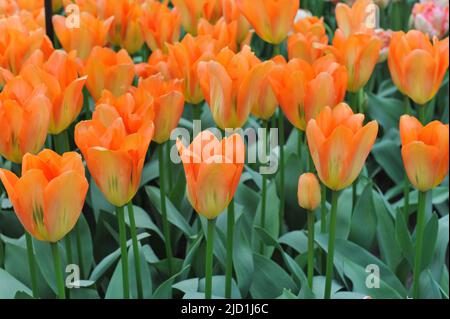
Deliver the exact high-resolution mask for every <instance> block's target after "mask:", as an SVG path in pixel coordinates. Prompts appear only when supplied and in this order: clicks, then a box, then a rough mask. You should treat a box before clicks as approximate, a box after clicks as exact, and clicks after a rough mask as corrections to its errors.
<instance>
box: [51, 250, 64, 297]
mask: <svg viewBox="0 0 450 319" xmlns="http://www.w3.org/2000/svg"><path fill="white" fill-rule="evenodd" d="M50 245H51V246H52V254H53V262H54V266H55V276H56V284H57V287H58V299H66V292H65V290H64V276H63V272H62V267H61V257H60V255H59V249H58V243H50Z"/></svg>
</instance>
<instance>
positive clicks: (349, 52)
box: [329, 29, 381, 93]
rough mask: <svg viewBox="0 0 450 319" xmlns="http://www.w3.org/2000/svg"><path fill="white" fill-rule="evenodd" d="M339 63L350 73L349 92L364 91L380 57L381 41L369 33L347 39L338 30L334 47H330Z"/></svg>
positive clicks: (354, 35)
mask: <svg viewBox="0 0 450 319" xmlns="http://www.w3.org/2000/svg"><path fill="white" fill-rule="evenodd" d="M329 49H330V51H331V52H332V54H334V55H335V56H336V59H337V61H338V62H339V63H340V64H342V65H345V66H346V67H347V71H348V87H347V90H348V91H349V92H352V93H355V92H358V91H359V90H360V89H362V88H363V87H364V86H365V85H366V83H367V82H368V81H369V79H370V76H371V75H372V72H373V70H374V68H375V65H376V64H377V62H378V59H379V57H380V50H381V40H380V39H379V38H378V37H377V36H375V35H373V34H367V33H356V34H352V35H350V36H349V37H345V35H344V33H343V32H342V31H341V30H340V29H338V30H336V32H335V34H334V38H333V46H331V47H329Z"/></svg>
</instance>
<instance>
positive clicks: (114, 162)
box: [75, 94, 154, 207]
mask: <svg viewBox="0 0 450 319" xmlns="http://www.w3.org/2000/svg"><path fill="white" fill-rule="evenodd" d="M119 99H120V98H119ZM121 114H122V115H121ZM152 119H153V115H152V112H151V109H150V110H149V107H148V106H146V105H137V104H136V103H135V102H134V100H133V97H132V95H131V94H129V95H126V96H125V97H123V99H122V100H120V101H118V102H117V103H116V104H115V105H110V104H99V105H97V106H96V109H95V111H94V113H93V115H92V120H89V121H82V122H80V123H78V124H77V126H76V127H75V143H76V144H77V146H78V147H79V149H80V150H81V153H82V154H83V156H84V158H85V160H86V164H87V167H88V169H89V172H90V173H91V175H92V177H93V178H94V181H95V183H96V184H97V186H98V187H99V189H100V190H101V192H102V193H103V195H104V196H105V197H106V199H107V200H108V201H109V202H110V203H111V204H113V205H115V206H118V207H121V206H124V205H125V204H127V203H128V202H129V201H130V200H131V199H132V198H133V197H134V195H135V194H136V192H137V190H138V187H139V183H140V180H141V175H142V168H143V167H144V161H145V155H146V153H147V150H148V147H149V144H150V141H151V140H152V138H153V131H154V127H153V122H152Z"/></svg>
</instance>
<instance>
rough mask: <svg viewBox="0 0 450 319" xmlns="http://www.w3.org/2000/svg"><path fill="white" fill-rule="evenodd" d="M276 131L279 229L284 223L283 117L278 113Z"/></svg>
mask: <svg viewBox="0 0 450 319" xmlns="http://www.w3.org/2000/svg"><path fill="white" fill-rule="evenodd" d="M278 129H279V136H280V229H282V227H283V222H284V117H283V113H282V112H281V111H280V112H279V114H278Z"/></svg>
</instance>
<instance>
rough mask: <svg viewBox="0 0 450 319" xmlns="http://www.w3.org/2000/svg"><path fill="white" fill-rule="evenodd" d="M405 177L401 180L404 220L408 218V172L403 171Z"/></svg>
mask: <svg viewBox="0 0 450 319" xmlns="http://www.w3.org/2000/svg"><path fill="white" fill-rule="evenodd" d="M404 175H405V178H404V180H403V197H404V201H405V204H404V205H403V214H404V215H405V220H408V218H409V179H408V174H406V171H405V174H404Z"/></svg>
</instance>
